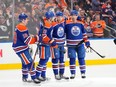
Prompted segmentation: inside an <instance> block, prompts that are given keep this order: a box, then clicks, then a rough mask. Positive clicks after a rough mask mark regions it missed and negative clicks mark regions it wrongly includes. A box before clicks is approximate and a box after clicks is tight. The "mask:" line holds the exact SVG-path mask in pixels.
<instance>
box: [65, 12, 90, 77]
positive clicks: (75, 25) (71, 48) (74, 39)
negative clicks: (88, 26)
mask: <svg viewBox="0 0 116 87" xmlns="http://www.w3.org/2000/svg"><path fill="white" fill-rule="evenodd" d="M77 14H78V12H77V11H76V10H72V11H71V17H70V18H69V19H67V20H66V25H65V32H66V39H67V46H68V57H69V58H70V72H71V77H70V79H74V78H75V74H76V66H75V62H76V53H77V55H78V56H77V57H78V62H79V67H80V72H81V77H82V78H86V76H85V71H86V67H85V48H84V44H81V45H79V46H78V47H75V46H76V45H77V44H78V43H79V42H80V41H82V40H84V42H85V45H86V46H87V47H89V46H90V42H89V41H88V39H87V35H86V32H85V29H84V26H83V25H82V24H81V23H79V22H77Z"/></svg>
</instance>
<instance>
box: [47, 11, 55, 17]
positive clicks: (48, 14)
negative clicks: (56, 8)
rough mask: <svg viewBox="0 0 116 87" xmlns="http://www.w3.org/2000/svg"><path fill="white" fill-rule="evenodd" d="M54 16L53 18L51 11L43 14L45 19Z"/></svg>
mask: <svg viewBox="0 0 116 87" xmlns="http://www.w3.org/2000/svg"><path fill="white" fill-rule="evenodd" d="M54 16H55V15H54V13H53V12H52V11H48V12H46V13H45V17H46V18H47V19H49V18H52V17H54Z"/></svg>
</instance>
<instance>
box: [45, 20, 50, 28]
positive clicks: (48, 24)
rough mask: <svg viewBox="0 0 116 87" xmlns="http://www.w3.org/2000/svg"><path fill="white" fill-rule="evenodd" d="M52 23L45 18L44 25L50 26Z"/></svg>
mask: <svg viewBox="0 0 116 87" xmlns="http://www.w3.org/2000/svg"><path fill="white" fill-rule="evenodd" d="M51 26H52V25H51V24H50V23H49V21H47V20H45V21H44V27H46V28H50V27H51Z"/></svg>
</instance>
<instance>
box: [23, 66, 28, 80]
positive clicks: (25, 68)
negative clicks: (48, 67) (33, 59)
mask: <svg viewBox="0 0 116 87" xmlns="http://www.w3.org/2000/svg"><path fill="white" fill-rule="evenodd" d="M22 78H28V68H27V65H25V64H22Z"/></svg>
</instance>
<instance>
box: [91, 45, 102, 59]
mask: <svg viewBox="0 0 116 87" xmlns="http://www.w3.org/2000/svg"><path fill="white" fill-rule="evenodd" d="M90 49H91V50H93V51H94V52H95V53H96V54H97V55H99V56H100V57H101V58H103V57H104V56H102V55H101V54H100V53H98V52H97V51H96V50H94V49H93V48H92V47H91V46H90Z"/></svg>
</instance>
